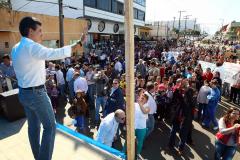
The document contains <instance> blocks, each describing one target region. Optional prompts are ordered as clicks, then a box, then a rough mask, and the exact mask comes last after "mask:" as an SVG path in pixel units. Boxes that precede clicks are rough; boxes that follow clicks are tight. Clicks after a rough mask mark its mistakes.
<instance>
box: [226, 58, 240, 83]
mask: <svg viewBox="0 0 240 160" xmlns="http://www.w3.org/2000/svg"><path fill="white" fill-rule="evenodd" d="M223 68H224V82H228V83H230V84H231V85H233V84H236V83H237V81H238V79H239V78H240V77H239V76H240V64H235V63H229V62H224V63H223Z"/></svg>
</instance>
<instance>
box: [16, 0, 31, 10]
mask: <svg viewBox="0 0 240 160" xmlns="http://www.w3.org/2000/svg"><path fill="white" fill-rule="evenodd" d="M31 2H32V1H30V2H28V3H26V4H24V5H23V6H21V7H19V8H18V9H17V10H16V11H19V10H20V9H22V8H23V7H25V6H26V5H28V4H30V3H31Z"/></svg>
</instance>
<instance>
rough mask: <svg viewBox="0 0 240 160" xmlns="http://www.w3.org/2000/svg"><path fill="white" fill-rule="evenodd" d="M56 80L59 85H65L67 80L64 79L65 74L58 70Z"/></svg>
mask: <svg viewBox="0 0 240 160" xmlns="http://www.w3.org/2000/svg"><path fill="white" fill-rule="evenodd" d="M56 79H57V85H62V84H65V80H64V77H63V72H62V71H61V70H58V71H57V72H56Z"/></svg>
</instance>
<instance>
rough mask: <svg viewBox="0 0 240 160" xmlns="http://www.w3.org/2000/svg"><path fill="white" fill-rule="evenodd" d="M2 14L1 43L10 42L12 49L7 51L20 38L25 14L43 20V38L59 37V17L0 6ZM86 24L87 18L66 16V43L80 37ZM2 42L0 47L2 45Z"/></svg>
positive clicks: (0, 23)
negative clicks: (21, 22)
mask: <svg viewBox="0 0 240 160" xmlns="http://www.w3.org/2000/svg"><path fill="white" fill-rule="evenodd" d="M0 15H2V18H1V21H0V43H1V44H2V43H3V42H9V44H10V45H9V47H10V49H6V51H7V52H9V50H11V48H12V47H13V45H14V44H16V43H17V42H18V41H19V40H20V33H19V31H18V26H19V22H20V20H21V19H22V18H23V17H25V16H33V17H36V18H38V19H39V20H40V21H41V22H42V29H43V40H58V39H59V25H58V24H59V23H58V22H59V21H58V17H55V16H47V15H41V14H34V13H27V12H16V11H11V10H7V9H3V8H0ZM86 26H87V23H86V21H85V20H80V19H69V18H65V19H64V43H65V45H67V44H69V43H70V40H77V39H79V37H80V35H81V33H82V32H84V30H86ZM1 44H0V47H2V45H1ZM1 50H4V51H5V49H2V48H1ZM1 50H0V51H1Z"/></svg>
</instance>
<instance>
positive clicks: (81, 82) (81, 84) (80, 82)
mask: <svg viewBox="0 0 240 160" xmlns="http://www.w3.org/2000/svg"><path fill="white" fill-rule="evenodd" d="M77 90H81V91H83V92H85V93H87V90H88V84H87V80H86V78H83V77H78V78H77V79H76V80H75V81H74V92H75V93H76V92H77Z"/></svg>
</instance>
